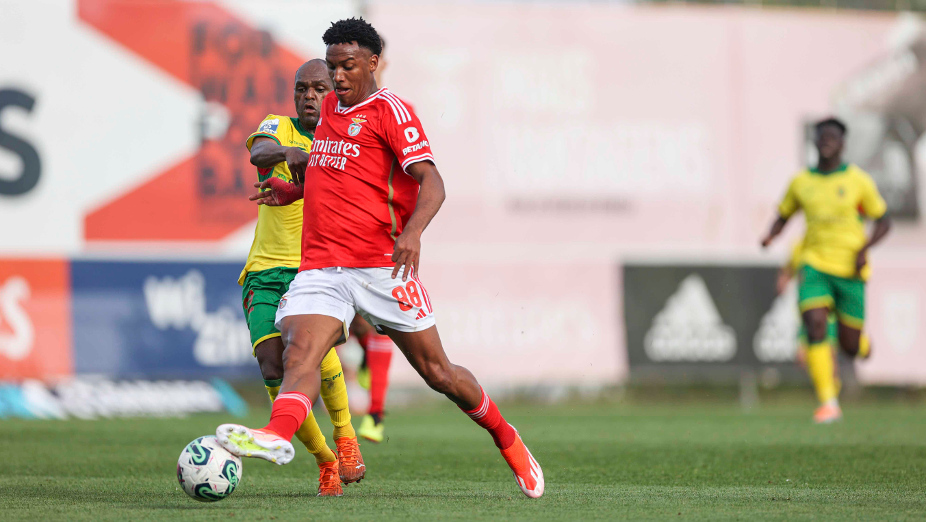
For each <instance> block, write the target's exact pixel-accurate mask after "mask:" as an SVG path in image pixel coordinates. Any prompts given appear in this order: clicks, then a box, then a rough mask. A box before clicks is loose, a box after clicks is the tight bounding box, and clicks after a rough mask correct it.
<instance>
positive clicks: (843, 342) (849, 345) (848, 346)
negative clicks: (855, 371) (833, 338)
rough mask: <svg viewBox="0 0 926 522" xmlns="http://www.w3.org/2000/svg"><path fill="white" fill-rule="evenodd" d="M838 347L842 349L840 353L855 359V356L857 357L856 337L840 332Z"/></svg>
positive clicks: (857, 343) (857, 342) (857, 339)
mask: <svg viewBox="0 0 926 522" xmlns="http://www.w3.org/2000/svg"><path fill="white" fill-rule="evenodd" d="M839 346H840V347H841V348H842V351H844V352H846V353H847V354H849V355H851V356H853V357H855V356H856V355H858V352H859V338H858V335H853V334H849V333H844V332H840V333H839Z"/></svg>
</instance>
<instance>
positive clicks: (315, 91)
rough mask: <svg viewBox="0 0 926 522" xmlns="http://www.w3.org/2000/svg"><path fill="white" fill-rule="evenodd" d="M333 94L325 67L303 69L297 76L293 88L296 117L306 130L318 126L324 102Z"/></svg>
mask: <svg viewBox="0 0 926 522" xmlns="http://www.w3.org/2000/svg"><path fill="white" fill-rule="evenodd" d="M329 92H331V79H329V78H328V72H327V71H326V70H325V68H324V67H322V66H321V64H320V63H319V66H317V67H312V66H308V67H303V68H302V69H299V72H298V73H297V75H296V85H295V86H294V87H293V101H294V102H296V115H297V116H299V123H301V124H302V126H303V127H305V128H306V129H314V128H315V126H316V125H318V117H319V115H320V111H321V107H322V100H324V99H325V96H327V95H328V93H329Z"/></svg>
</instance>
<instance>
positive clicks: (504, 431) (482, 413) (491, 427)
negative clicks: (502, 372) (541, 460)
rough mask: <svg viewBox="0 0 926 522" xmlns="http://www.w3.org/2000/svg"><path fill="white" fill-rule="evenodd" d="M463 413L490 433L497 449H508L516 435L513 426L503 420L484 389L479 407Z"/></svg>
mask: <svg viewBox="0 0 926 522" xmlns="http://www.w3.org/2000/svg"><path fill="white" fill-rule="evenodd" d="M460 409H461V410H462V409H463V408H460ZM463 413H465V414H467V415H469V418H471V419H473V420H474V421H476V424H478V425H480V426H482V427H483V428H485V429H486V430H488V431H489V435H492V440H494V441H495V445H496V446H498V447H499V449H508V448H510V447H511V445H512V444H514V437H515V435H516V433H515V431H514V428H512V427H511V425H510V424H508V423H507V422H505V419H504V418H503V417H502V414H501V413H500V412H499V411H498V406H496V405H495V403H494V402H492V399H490V398H489V396H488V395H486V392H485V391H483V392H482V401H481V402H480V403H479V407H478V408H476V409H475V410H469V411H467V410H463Z"/></svg>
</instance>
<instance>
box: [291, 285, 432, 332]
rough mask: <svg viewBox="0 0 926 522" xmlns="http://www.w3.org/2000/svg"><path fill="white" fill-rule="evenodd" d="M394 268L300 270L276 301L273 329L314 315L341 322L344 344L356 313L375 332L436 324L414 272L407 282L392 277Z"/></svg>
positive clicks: (415, 329) (427, 326)
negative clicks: (295, 318)
mask: <svg viewBox="0 0 926 522" xmlns="http://www.w3.org/2000/svg"><path fill="white" fill-rule="evenodd" d="M392 269H393V267H382V268H343V267H332V268H317V269H314V270H303V271H302V272H299V273H298V274H297V275H296V278H295V279H293V282H292V283H290V285H289V290H287V291H286V293H285V294H283V297H282V298H280V305H279V307H278V308H277V314H276V320H275V326H276V328H277V330H279V329H280V326H281V323H282V322H283V318H284V317H288V316H291V315H316V314H317V315H327V316H329V317H334V318H335V319H340V320H341V321H342V322H343V323H344V339H343V340H341V341H340V342H344V341H345V340H347V328H348V326H349V325H350V323H351V321H352V320H353V319H354V314H360V316H361V317H363V318H364V319H366V320H367V321H368V322H369V323H370V324H372V325H373V326H374V327H375V328H376V330H377V331H378V332H379V333H383V330H382V327H384V326H385V327H388V328H392V329H393V330H398V331H400V332H420V331H421V330H427V329H428V328H430V327H432V326H434V311H433V310H432V308H431V300H430V298H429V297H428V291H427V290H425V288H424V285H423V284H421V280H420V279H418V275H417V274H414V273H412V274H411V275H410V276H409V278H408V281H402V272H401V271H399V274H398V276H396V278H395V279H393V278H392ZM403 270H404V267H403Z"/></svg>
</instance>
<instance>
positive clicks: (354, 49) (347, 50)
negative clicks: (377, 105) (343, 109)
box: [325, 42, 379, 107]
mask: <svg viewBox="0 0 926 522" xmlns="http://www.w3.org/2000/svg"><path fill="white" fill-rule="evenodd" d="M325 61H327V62H328V75H329V76H330V77H331V81H332V82H334V93H335V95H336V96H337V97H338V101H340V102H341V105H345V106H348V107H349V106H351V105H356V104H358V103H360V102H362V101H363V100H365V99H366V98H367V97H368V96H369V95H370V94H372V93H373V92H374V91H375V90H376V80H375V78H374V77H373V73H374V72H375V71H376V67H377V66H378V65H379V56H376V55H374V54H372V53H371V52H370V51H368V50H366V49H364V48H362V47H359V46H358V45H357V43H356V42H351V43H349V44H337V45H329V46H328V51H327V54H326V56H325Z"/></svg>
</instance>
